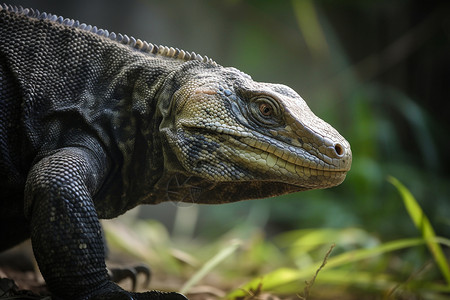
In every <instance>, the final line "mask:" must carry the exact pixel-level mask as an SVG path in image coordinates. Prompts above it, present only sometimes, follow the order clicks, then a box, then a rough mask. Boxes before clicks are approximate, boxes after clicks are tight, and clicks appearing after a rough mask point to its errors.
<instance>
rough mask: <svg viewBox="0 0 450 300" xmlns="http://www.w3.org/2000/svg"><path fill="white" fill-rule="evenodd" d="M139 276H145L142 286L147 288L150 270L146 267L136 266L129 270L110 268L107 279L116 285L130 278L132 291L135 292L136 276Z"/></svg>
mask: <svg viewBox="0 0 450 300" xmlns="http://www.w3.org/2000/svg"><path fill="white" fill-rule="evenodd" d="M139 274H144V275H145V282H144V285H145V286H148V285H149V283H150V278H151V274H152V273H151V270H150V268H149V267H148V266H146V265H143V264H142V265H137V266H133V267H129V268H111V269H108V275H109V278H110V279H111V280H112V281H114V282H116V283H118V282H120V281H122V280H124V279H127V278H130V279H131V283H132V290H133V291H135V290H136V282H137V276H138V275H139Z"/></svg>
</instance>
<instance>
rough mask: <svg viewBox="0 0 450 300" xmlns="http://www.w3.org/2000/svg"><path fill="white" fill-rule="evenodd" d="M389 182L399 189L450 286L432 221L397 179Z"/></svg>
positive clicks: (444, 260)
mask: <svg viewBox="0 0 450 300" xmlns="http://www.w3.org/2000/svg"><path fill="white" fill-rule="evenodd" d="M388 181H389V182H390V183H391V184H392V185H393V186H395V187H396V188H397V190H398V192H399V193H400V195H401V196H402V199H403V203H404V205H405V207H406V210H407V211H408V214H409V216H410V217H411V219H412V221H413V223H414V225H415V226H416V228H417V229H419V230H420V232H421V233H422V237H423V239H424V240H425V241H426V244H427V246H428V248H429V249H430V252H431V254H432V255H433V257H434V260H435V261H436V264H437V265H438V267H439V269H440V270H441V273H442V275H443V276H444V278H445V280H446V282H447V285H449V286H450V267H449V264H448V261H447V259H446V258H445V255H444V252H443V251H442V248H441V246H440V245H439V244H438V243H437V242H436V234H435V232H434V229H433V227H432V226H431V223H430V221H429V220H428V217H427V216H426V215H425V214H424V212H423V211H422V209H421V207H420V205H419V203H417V201H416V199H415V198H414V196H413V195H412V194H411V192H410V191H409V190H408V189H407V188H406V187H405V186H404V185H403V184H402V183H401V182H400V181H399V180H398V179H397V178H395V177H392V176H389V177H388Z"/></svg>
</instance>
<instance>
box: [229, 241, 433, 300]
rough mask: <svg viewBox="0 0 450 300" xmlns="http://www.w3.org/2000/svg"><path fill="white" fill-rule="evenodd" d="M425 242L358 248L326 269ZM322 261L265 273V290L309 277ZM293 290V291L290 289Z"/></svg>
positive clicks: (233, 294)
mask: <svg viewBox="0 0 450 300" xmlns="http://www.w3.org/2000/svg"><path fill="white" fill-rule="evenodd" d="M424 243H425V241H424V239H422V238H412V239H401V240H396V241H392V242H387V243H384V244H381V245H379V246H376V247H373V248H369V249H358V250H353V251H348V252H345V253H342V254H340V255H337V256H335V257H331V258H329V259H328V261H327V266H326V269H327V270H328V269H330V268H335V267H339V266H342V265H345V264H348V263H351V262H356V261H359V260H363V259H366V258H370V257H374V256H378V255H381V254H384V253H387V252H392V251H396V250H400V249H404V248H409V247H415V246H418V245H423V244H424ZM321 263H322V262H318V263H315V264H311V265H310V266H309V267H307V268H304V269H302V270H298V269H292V268H280V269H277V270H275V271H273V272H270V273H268V274H266V275H264V278H263V286H262V288H263V290H264V291H272V290H274V289H279V288H280V287H282V286H285V285H290V284H292V283H293V282H300V281H301V280H305V279H308V278H309V277H311V276H312V275H313V274H314V272H316V270H317V269H318V266H319V265H320V264H321ZM260 282H261V278H260V277H258V278H255V279H253V280H251V281H250V282H248V283H247V284H245V285H244V286H243V287H241V288H239V289H236V290H234V291H232V292H231V293H230V294H228V296H227V299H235V298H237V297H240V296H245V291H250V290H254V289H255V288H256V287H257V286H258V285H259V284H260ZM290 292H293V291H290Z"/></svg>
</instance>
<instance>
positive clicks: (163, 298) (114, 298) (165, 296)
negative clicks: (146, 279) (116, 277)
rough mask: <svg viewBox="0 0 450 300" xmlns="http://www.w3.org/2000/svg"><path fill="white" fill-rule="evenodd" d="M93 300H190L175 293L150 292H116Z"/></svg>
mask: <svg viewBox="0 0 450 300" xmlns="http://www.w3.org/2000/svg"><path fill="white" fill-rule="evenodd" d="M91 299H92V300H188V299H187V298H186V297H185V296H183V295H182V294H180V293H175V292H160V291H149V292H144V293H130V292H127V291H115V292H111V293H106V294H102V295H97V296H95V297H94V298H91Z"/></svg>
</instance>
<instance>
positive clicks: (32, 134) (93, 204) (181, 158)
mask: <svg viewBox="0 0 450 300" xmlns="http://www.w3.org/2000/svg"><path fill="white" fill-rule="evenodd" d="M0 41H2V42H1V43H0V199H1V200H0V241H1V243H0V250H3V249H7V248H9V247H11V246H13V245H15V244H17V243H19V242H21V241H23V240H25V239H27V238H30V237H31V241H32V244H33V250H34V253H35V256H36V259H37V262H38V264H39V268H40V270H41V272H42V274H43V276H44V278H45V280H46V282H47V284H48V286H49V288H50V290H51V292H52V294H53V296H54V297H55V298H59V297H60V298H62V299H88V298H90V299H96V298H97V299H183V298H184V297H183V296H181V295H179V294H175V293H172V294H161V293H159V292H149V293H142V294H137V293H130V292H126V291H123V290H122V289H120V288H119V287H118V286H117V285H115V284H114V283H112V282H111V281H110V280H109V278H108V275H107V272H106V268H105V262H104V248H103V241H102V237H101V227H100V223H99V219H101V218H113V217H116V216H118V215H120V214H122V213H124V212H126V211H127V210H129V209H131V208H133V207H135V206H136V205H139V204H156V203H159V202H163V201H184V202H194V203H226V202H232V201H238V200H244V199H255V198H263V197H270V196H275V195H280V194H285V193H291V192H297V191H303V190H309V189H317V188H327V187H332V186H335V185H338V184H340V183H341V182H342V181H343V180H344V178H345V175H346V172H347V171H348V170H349V169H350V165H351V150H350V146H349V144H348V142H347V141H346V140H345V139H344V138H343V137H342V136H341V135H340V134H339V133H338V132H337V131H336V130H335V129H333V128H332V127H331V126H330V125H328V124H327V123H325V122H324V121H322V120H321V119H319V118H318V117H316V116H315V115H314V114H313V113H312V112H311V110H310V109H309V108H308V106H307V105H306V103H305V101H303V99H302V98H301V97H300V96H299V95H298V94H297V93H296V92H294V91H293V90H291V89H290V88H288V87H286V86H284V85H276V84H269V83H258V82H255V81H253V80H252V79H251V77H250V76H248V75H246V74H244V73H242V72H240V71H239V70H236V69H234V68H225V67H222V66H220V65H218V64H217V63H215V62H214V61H212V60H211V59H209V58H206V57H201V56H199V55H196V54H194V53H189V52H185V51H182V50H178V49H173V48H167V47H163V46H159V47H157V46H155V45H153V44H149V43H145V42H142V41H140V40H134V39H133V38H129V37H126V36H122V35H116V34H113V33H111V34H110V33H108V32H106V31H103V30H98V29H96V28H92V27H89V26H86V25H84V24H80V23H79V22H75V21H73V20H67V19H66V20H64V19H62V18H58V17H55V16H53V15H47V14H40V13H39V12H36V11H33V10H21V9H15V8H12V7H8V6H6V5H3V6H1V5H0Z"/></svg>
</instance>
